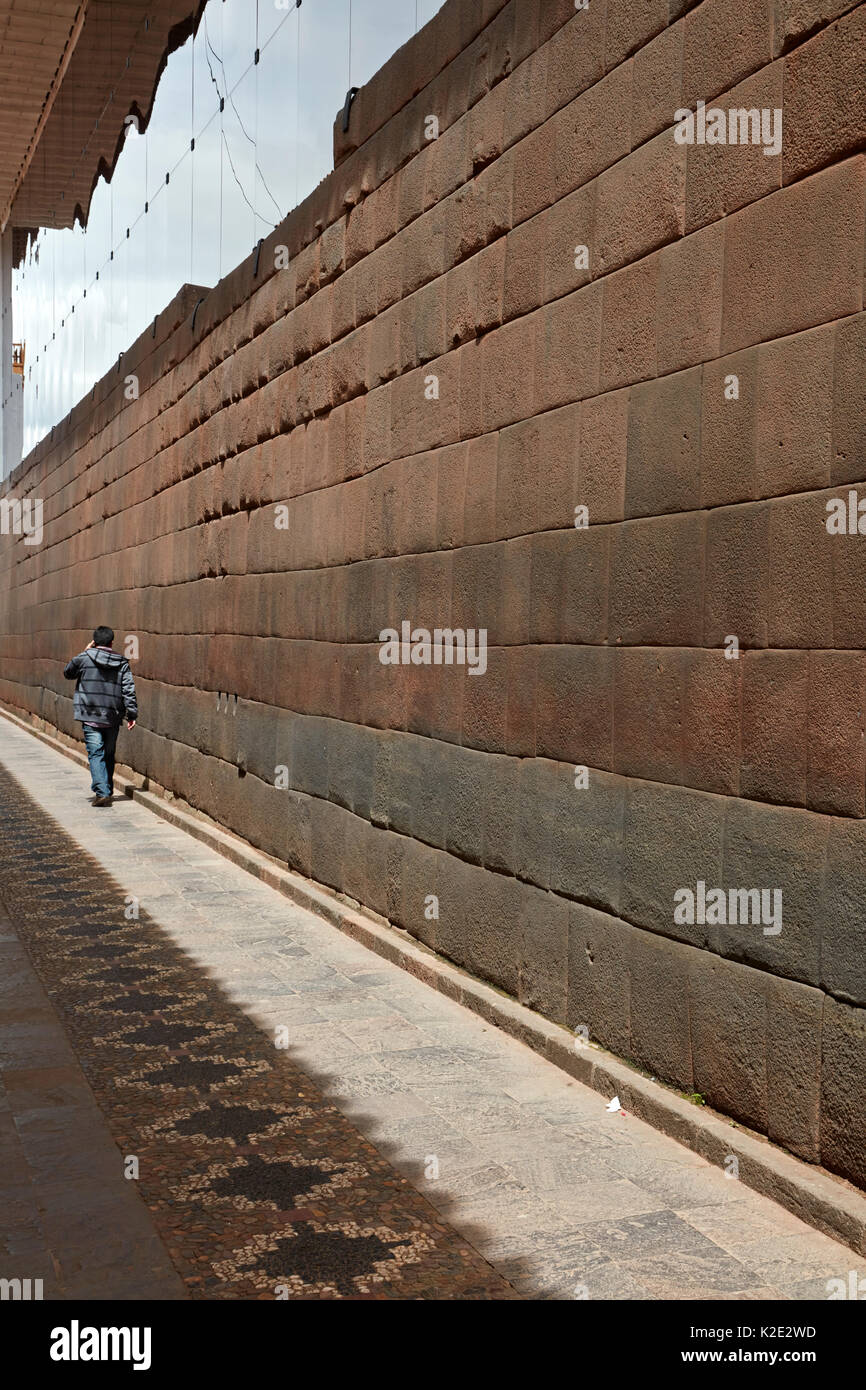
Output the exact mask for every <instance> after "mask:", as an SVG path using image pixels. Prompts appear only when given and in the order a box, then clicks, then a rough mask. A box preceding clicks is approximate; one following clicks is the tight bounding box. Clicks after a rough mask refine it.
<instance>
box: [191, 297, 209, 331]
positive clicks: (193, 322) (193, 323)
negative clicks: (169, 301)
mask: <svg viewBox="0 0 866 1390" xmlns="http://www.w3.org/2000/svg"><path fill="white" fill-rule="evenodd" d="M204 300H205V297H204V295H202V297H201V299H197V300H196V305H195V308H194V309H193V311H192V319H191V320H190V325H189V326H190V332H192V333H194V332H195V316H196V314H197V313H198V306H199V305H200V304H204Z"/></svg>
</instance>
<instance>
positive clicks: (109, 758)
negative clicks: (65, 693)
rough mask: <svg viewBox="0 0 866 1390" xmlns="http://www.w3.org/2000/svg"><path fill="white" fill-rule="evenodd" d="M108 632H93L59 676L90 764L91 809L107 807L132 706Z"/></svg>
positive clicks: (134, 713)
mask: <svg viewBox="0 0 866 1390" xmlns="http://www.w3.org/2000/svg"><path fill="white" fill-rule="evenodd" d="M113 641H114V633H113V632H112V630H111V628H110V627H98V628H96V630H95V631H94V633H93V641H92V642H88V644H87V646H86V647H85V649H84V651H83V652H80V653H79V654H78V656H74V657H73V658H72V660H71V661H70V662H69V664H68V665H67V666H66V668H65V670H64V672H63V674H64V676H65V677H66V679H67V680H70V681H73V680H74V681H75V704H74V708H75V718H76V719H77V720H78V721H79V722H80V724H81V725H82V727H83V730H84V746H85V748H86V749H87V759H88V762H89V763H90V778H91V787H92V790H93V791H94V792H95V793H96V800H95V801H94V803H93V804H94V806H110V805H111V798H112V795H113V793H114V750H115V747H116V745H117V734H118V730H119V729H120V724H121V721H122V720H123V719H126V727H127V729H132V728H134V727H135V721H136V719H137V718H138V701H137V699H136V697H135V681H134V680H133V679H132V672H131V671H130V669H129V662H128V661H127V660H126V657H125V656H121V655H120V653H119V652H116V651H114V650H113V649H112V646H111V644H112V642H113Z"/></svg>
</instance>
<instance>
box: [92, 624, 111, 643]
mask: <svg viewBox="0 0 866 1390" xmlns="http://www.w3.org/2000/svg"><path fill="white" fill-rule="evenodd" d="M113 641H114V631H113V629H112V628H110V627H95V628H94V629H93V645H94V646H96V647H110V646H111V644H112V642H113Z"/></svg>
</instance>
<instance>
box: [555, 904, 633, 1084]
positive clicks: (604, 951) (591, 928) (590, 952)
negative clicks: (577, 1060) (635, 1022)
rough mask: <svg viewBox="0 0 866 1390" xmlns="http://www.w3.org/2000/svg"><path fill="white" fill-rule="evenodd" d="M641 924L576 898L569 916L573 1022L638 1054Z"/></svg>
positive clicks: (616, 1048) (626, 1053) (623, 1052)
mask: <svg viewBox="0 0 866 1390" xmlns="http://www.w3.org/2000/svg"><path fill="white" fill-rule="evenodd" d="M634 934H635V928H634V927H631V926H629V925H628V923H627V922H621V921H620V920H619V918H617V917H611V916H608V914H607V913H604V912H598V911H596V910H595V909H594V908H591V907H585V906H583V905H581V904H578V903H572V904H571V905H570V907H569V920H568V1011H567V1020H566V1021H567V1024H568V1027H569V1028H572V1029H575V1030H578V1029H587V1030H588V1033H589V1041H590V1042H598V1043H601V1044H602V1046H603V1047H608V1048H610V1049H611V1050H612V1051H613V1052H617V1053H619V1055H620V1056H621V1057H631V1056H633V1052H632V1046H631V1028H630V1024H631V1003H630V999H631V975H630V971H629V956H630V950H631V939H632V937H633V936H634Z"/></svg>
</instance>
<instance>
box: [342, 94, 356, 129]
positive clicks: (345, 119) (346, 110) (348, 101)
mask: <svg viewBox="0 0 866 1390" xmlns="http://www.w3.org/2000/svg"><path fill="white" fill-rule="evenodd" d="M359 91H360V88H359V87H350V88H349V90H348V92H347V93H346V104H345V106H344V107H343V134H344V135H345V134H346V131H347V130H348V129H349V113H350V112H351V110H352V102H353V101H354V100H355V97H356V96H357V95H358V92H359Z"/></svg>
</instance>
